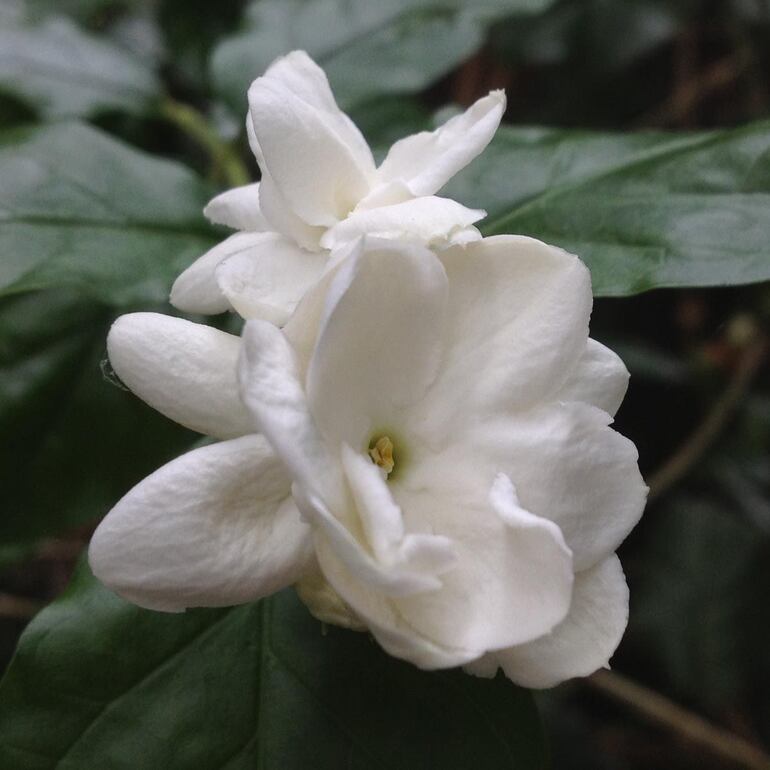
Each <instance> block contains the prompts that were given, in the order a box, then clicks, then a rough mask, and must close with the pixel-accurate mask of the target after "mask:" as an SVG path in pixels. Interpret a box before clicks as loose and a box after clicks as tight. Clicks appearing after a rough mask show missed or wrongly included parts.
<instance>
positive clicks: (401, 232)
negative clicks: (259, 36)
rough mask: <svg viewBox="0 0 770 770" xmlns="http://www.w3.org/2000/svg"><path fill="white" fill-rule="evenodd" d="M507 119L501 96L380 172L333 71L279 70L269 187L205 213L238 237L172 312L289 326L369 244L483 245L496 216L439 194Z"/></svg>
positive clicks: (266, 120) (229, 195) (265, 162)
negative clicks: (326, 279)
mask: <svg viewBox="0 0 770 770" xmlns="http://www.w3.org/2000/svg"><path fill="white" fill-rule="evenodd" d="M504 110H505V95H504V94H503V92H502V91H494V92H492V93H490V94H489V95H488V96H486V97H484V98H483V99H480V100H479V101H477V102H476V103H475V104H474V105H473V106H471V107H470V108H469V109H468V110H467V111H466V112H464V113H463V114H461V115H458V116H456V117H454V118H452V119H451V120H449V121H447V122H446V123H445V124H444V125H442V126H441V127H440V128H438V129H436V130H435V131H432V132H428V131H424V132H422V133H419V134H415V135H413V136H409V137H406V138H405V139H402V140H400V141H398V142H396V143H395V144H394V145H393V146H392V147H391V148H390V151H389V153H388V155H387V157H386V158H385V160H384V161H383V162H382V164H381V165H380V166H379V167H377V166H376V165H375V162H374V158H373V157H372V153H371V150H370V149H369V146H368V145H367V143H366V141H365V139H364V138H363V136H362V135H361V133H360V131H359V130H358V129H357V128H356V126H355V125H354V124H353V122H352V121H351V120H350V118H348V116H347V115H345V114H344V113H343V112H341V111H340V109H339V108H338V107H337V104H336V102H335V101H334V96H333V95H332V92H331V89H330V87H329V83H328V81H327V79H326V76H325V74H324V73H323V71H322V70H321V69H320V68H319V67H318V66H317V65H316V64H315V63H314V62H313V61H312V60H311V59H310V57H309V56H308V55H307V54H306V53H305V52H304V51H294V52H293V53H290V54H288V55H287V56H284V57H283V58H281V59H278V60H277V61H276V62H275V63H274V64H272V65H271V66H270V68H269V69H268V70H267V72H266V73H265V75H264V76H263V77H260V78H257V80H255V81H254V83H253V84H252V85H251V88H250V89H249V114H248V119H247V128H248V133H249V140H250V143H251V147H252V150H253V151H254V154H255V156H256V158H257V161H258V163H259V167H260V169H261V172H262V179H261V181H260V182H258V183H255V184H250V185H246V186H245V187H239V188H235V189H233V190H229V191H227V192H225V193H222V194H221V195H219V196H217V197H216V198H214V199H213V200H212V201H211V202H210V203H209V204H208V206H207V207H206V209H205V214H206V215H207V216H208V217H209V219H211V220H212V221H213V222H215V223H217V224H223V225H227V226H228V227H232V228H234V229H236V230H238V231H239V232H238V233H236V234H235V235H233V236H231V237H230V238H228V239H227V240H225V241H223V242H222V243H220V244H219V245H218V246H216V247H214V248H213V249H212V250H211V251H209V252H208V253H206V254H204V255H203V256H202V257H201V258H200V259H198V260H197V261H196V262H195V263H193V265H191V266H190V267H189V268H188V269H187V270H186V271H185V272H184V273H182V275H180V276H179V278H178V279H177V281H176V282H175V283H174V286H173V288H172V290H171V302H172V303H173V304H174V305H175V306H176V307H178V308H179V309H180V310H184V311H186V312H191V313H220V312H223V311H225V310H229V309H235V310H236V311H237V312H238V313H240V314H241V315H242V316H243V317H244V318H265V319H267V320H270V321H272V322H274V323H278V324H282V323H284V322H285V321H286V320H287V318H288V317H289V315H290V313H291V311H292V310H293V309H294V307H295V306H296V304H297V302H298V301H299V299H300V298H301V297H302V295H303V294H304V292H305V291H306V290H307V288H308V287H309V286H311V285H312V284H313V283H314V282H315V281H316V280H317V279H318V278H319V277H320V276H321V274H322V273H323V271H324V268H325V264H326V259H325V257H326V256H327V255H328V250H329V249H333V248H335V247H339V246H341V245H343V244H345V243H349V242H351V241H354V240H355V239H356V238H358V237H359V236H361V235H372V236H379V237H385V238H388V237H393V238H401V239H412V240H418V241H420V242H422V243H425V244H427V245H430V246H435V247H437V248H442V247H444V246H448V245H452V244H458V243H465V242H468V241H470V240H474V239H478V238H480V237H481V236H480V234H479V232H478V230H477V229H476V228H475V227H474V226H473V224H474V223H475V222H477V221H478V220H480V219H482V218H483V217H484V216H485V214H486V213H485V212H484V211H481V210H474V209H468V208H466V207H465V206H462V205H460V204H459V203H457V202H456V201H453V200H449V199H446V198H439V197H437V196H436V195H435V193H436V192H438V191H439V190H440V189H441V187H443V186H444V185H445V184H446V182H448V181H449V179H450V178H451V177H452V176H453V175H454V174H456V173H457V172H458V171H459V170H460V169H462V168H463V167H464V166H466V165H467V164H468V163H469V162H470V161H471V160H473V158H475V157H476V155H478V154H479V153H480V152H481V151H482V150H483V149H484V148H485V147H486V146H487V144H488V143H489V141H490V140H491V138H492V136H493V134H494V132H495V130H496V129H497V126H498V125H499V123H500V119H501V117H502V114H503V112H504Z"/></svg>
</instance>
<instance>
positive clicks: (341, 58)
mask: <svg viewBox="0 0 770 770" xmlns="http://www.w3.org/2000/svg"><path fill="white" fill-rule="evenodd" d="M550 4H551V0H478V1H477V2H474V3H464V2H462V1H461V0H379V2H376V3H369V2H366V3H361V2H358V3H355V2H354V3H351V2H349V0H309V1H308V0H260V1H259V2H255V3H252V4H251V6H250V8H249V15H248V20H247V28H246V31H244V32H242V33H240V34H238V35H235V36H233V37H232V38H229V39H227V40H225V41H224V42H223V43H221V44H220V45H219V46H218V47H217V49H215V51H214V55H213V58H212V77H213V80H214V84H215V87H216V88H217V89H218V91H219V93H221V94H222V95H223V96H224V97H225V98H226V99H227V100H228V101H229V103H230V105H231V106H232V107H233V108H234V109H236V110H238V111H239V112H243V111H245V108H246V90H247V88H248V86H249V83H250V82H251V81H252V80H253V79H254V78H255V77H257V76H258V75H261V74H262V73H263V72H264V70H265V69H266V67H267V66H268V65H269V64H270V62H271V61H272V60H273V59H275V58H276V57H277V56H280V55H281V54H284V53H287V52H288V51H290V50H292V49H293V48H304V49H305V50H307V51H308V53H310V55H311V56H313V57H314V58H315V59H316V60H317V61H318V63H319V64H320V65H321V66H322V67H323V68H324V69H325V70H326V73H327V75H328V77H329V80H330V81H331V84H332V88H333V89H334V91H335V95H336V97H337V99H338V101H339V103H340V104H341V105H342V106H343V107H345V108H350V107H352V106H353V105H354V104H356V103H358V102H361V101H362V100H364V99H367V98H370V97H373V96H376V95H382V94H393V93H414V92H416V91H421V90H422V89H424V88H426V87H427V86H428V85H430V84H431V83H433V82H434V81H436V80H437V79H438V78H440V77H441V76H442V75H444V74H446V73H447V72H449V71H450V70H452V69H453V68H454V67H455V66H456V65H458V64H459V63H460V62H462V61H463V60H464V59H467V58H468V57H469V56H470V55H471V54H473V53H474V52H475V51H476V50H478V48H480V47H481V45H482V43H483V41H484V36H485V30H486V27H487V25H488V24H489V23H491V22H492V21H494V20H495V19H498V18H501V17H503V16H506V15H511V14H518V13H533V12H537V11H540V10H542V9H544V8H546V7H547V6H548V5H550Z"/></svg>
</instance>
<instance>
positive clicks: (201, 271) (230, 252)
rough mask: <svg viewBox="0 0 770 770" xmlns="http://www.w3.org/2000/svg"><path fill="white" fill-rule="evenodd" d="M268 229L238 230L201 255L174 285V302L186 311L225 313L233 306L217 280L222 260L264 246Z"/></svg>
mask: <svg viewBox="0 0 770 770" xmlns="http://www.w3.org/2000/svg"><path fill="white" fill-rule="evenodd" d="M264 238H265V233H259V232H243V233H235V235H231V236H230V237H229V238H226V239H225V240H224V241H222V243H218V244H217V245H216V246H214V248H213V249H209V251H207V252H206V253H205V254H204V255H203V256H202V257H198V259H196V260H195V262H193V263H192V265H190V267H188V268H187V270H185V271H184V272H183V273H182V274H181V275H180V276H179V277H178V278H177V279H176V281H174V285H173V286H172V287H171V297H170V301H171V304H172V305H173V306H174V307H176V308H179V310H182V311H183V312H185V313H204V314H213V313H224V312H225V311H226V310H230V302H229V301H228V299H227V297H225V295H224V294H223V293H222V290H221V289H220V288H219V285H218V284H217V281H216V270H217V267H219V265H220V263H221V262H223V261H224V260H226V259H227V258H228V257H232V256H235V255H236V254H242V253H249V252H250V251H251V250H252V249H260V247H261V245H262V243H263V241H264Z"/></svg>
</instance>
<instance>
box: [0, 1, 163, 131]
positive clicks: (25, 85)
mask: <svg viewBox="0 0 770 770" xmlns="http://www.w3.org/2000/svg"><path fill="white" fill-rule="evenodd" d="M20 16H21V14H11V13H10V12H6V13H2V14H0V90H3V91H6V92H9V93H11V94H13V95H14V96H17V97H19V98H21V99H23V100H24V101H25V102H27V103H29V104H30V105H31V106H33V107H34V108H36V109H37V110H38V111H39V112H40V114H41V115H43V116H44V117H46V118H59V117H62V116H89V115H93V114H95V113H98V112H104V111H107V110H121V111H125V112H131V113H142V112H146V111H147V110H149V109H150V107H151V106H152V103H153V100H155V99H156V98H157V96H158V94H159V93H160V89H161V86H160V82H159V81H158V79H157V78H156V76H155V74H154V72H153V71H152V70H151V69H150V68H149V67H147V66H146V64H145V63H144V62H143V61H142V60H141V59H139V58H138V57H136V56H134V55H133V54H131V53H130V52H129V51H127V50H125V49H123V48H121V47H120V46H118V45H117V44H116V43H114V42H111V41H109V40H107V39H105V38H100V37H96V36H94V35H91V34H90V33H88V32H85V31H84V30H82V29H80V28H79V27H78V26H76V25H75V24H74V23H73V22H72V21H70V20H69V19H66V18H64V17H48V18H45V19H44V20H42V21H39V22H37V23H27V22H26V21H25V20H23V19H22V18H20Z"/></svg>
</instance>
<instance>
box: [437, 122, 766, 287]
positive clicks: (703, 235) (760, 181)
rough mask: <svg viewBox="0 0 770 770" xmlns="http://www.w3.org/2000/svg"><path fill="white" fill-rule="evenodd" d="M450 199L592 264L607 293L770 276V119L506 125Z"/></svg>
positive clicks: (487, 227) (497, 229)
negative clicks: (724, 124) (621, 128)
mask: <svg viewBox="0 0 770 770" xmlns="http://www.w3.org/2000/svg"><path fill="white" fill-rule="evenodd" d="M442 194H445V195H448V196H449V197H456V198H457V199H458V200H460V201H463V202H464V203H469V202H472V203H473V205H476V206H479V207H482V208H485V209H486V210H487V211H488V212H489V217H488V219H487V220H485V221H484V222H483V223H482V230H483V231H484V233H485V234H486V235H493V234H496V233H509V232H514V233H523V234H525V235H532V236H535V237H537V238H541V239H542V240H545V241H547V242H549V243H554V244H557V245H559V246H562V247H563V248H565V249H567V250H568V251H571V252H573V253H575V254H579V255H580V257H581V258H582V259H583V260H584V261H585V262H586V264H587V265H588V266H589V267H590V268H591V276H592V280H593V286H594V293H595V294H596V295H597V296H618V295H628V294H636V293H638V292H642V291H647V290H649V289H653V288H658V287H663V286H669V287H670V286H720V285H736V284H743V283H752V282H756V281H765V280H768V279H770V258H769V257H768V249H767V244H768V243H770V217H768V216H767V212H768V208H769V207H770V123H767V122H761V123H756V124H753V125H749V126H746V127H743V128H738V129H730V130H724V131H714V132H706V133H699V134H690V135H671V134H660V133H642V134H592V133H585V132H578V131H565V130H556V129H519V128H503V129H501V130H500V131H499V132H498V134H497V136H496V137H495V139H494V140H493V142H492V144H491V145H490V147H489V148H488V149H487V150H486V152H485V153H484V154H483V155H481V156H480V157H479V158H478V159H477V160H476V161H475V162H474V163H473V165H472V166H471V167H470V168H469V169H468V170H467V171H466V172H464V173H463V174H462V175H461V176H459V177H458V178H456V179H455V180H453V181H452V182H450V184H449V185H448V186H447V188H446V189H445V190H444V191H443V192H442Z"/></svg>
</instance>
